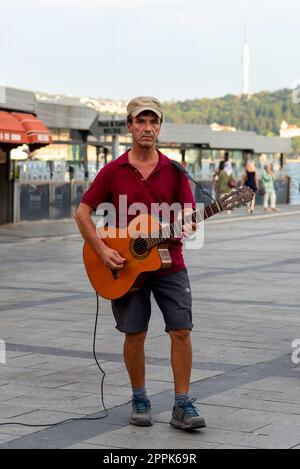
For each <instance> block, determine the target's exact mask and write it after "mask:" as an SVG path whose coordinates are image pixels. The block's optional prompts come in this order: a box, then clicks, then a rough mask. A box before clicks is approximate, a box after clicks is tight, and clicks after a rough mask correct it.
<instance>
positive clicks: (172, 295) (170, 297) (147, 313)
mask: <svg viewBox="0 0 300 469" xmlns="http://www.w3.org/2000/svg"><path fill="white" fill-rule="evenodd" d="M151 293H153V296H154V298H155V300H156V303H157V304H158V306H159V308H160V310H161V312H162V314H163V317H164V320H165V324H166V328H165V331H166V332H169V331H172V330H179V329H189V330H192V328H193V323H192V293H191V286H190V281H189V277H188V273H187V270H186V269H184V270H181V271H180V272H175V273H172V274H169V275H161V276H157V275H154V274H150V275H149V277H148V278H147V280H146V281H145V283H144V284H143V286H142V287H141V289H140V290H138V291H137V292H134V293H131V294H128V295H126V296H123V297H122V298H119V299H118V300H113V301H112V302H111V304H112V310H113V314H114V317H115V320H116V323H117V325H116V329H118V330H119V331H120V332H125V333H127V334H137V333H139V332H146V331H147V330H148V324H149V320H150V317H151Z"/></svg>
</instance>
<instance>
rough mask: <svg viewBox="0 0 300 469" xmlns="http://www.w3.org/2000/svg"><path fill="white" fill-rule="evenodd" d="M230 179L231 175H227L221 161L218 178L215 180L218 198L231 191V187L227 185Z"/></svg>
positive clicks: (223, 163)
mask: <svg viewBox="0 0 300 469" xmlns="http://www.w3.org/2000/svg"><path fill="white" fill-rule="evenodd" d="M230 180H231V175H228V174H227V172H226V171H225V161H221V162H220V165H219V171H218V178H217V180H216V181H215V191H216V195H217V197H218V198H220V197H222V195H225V194H228V193H229V192H231V191H232V188H231V187H230V185H229V182H230Z"/></svg>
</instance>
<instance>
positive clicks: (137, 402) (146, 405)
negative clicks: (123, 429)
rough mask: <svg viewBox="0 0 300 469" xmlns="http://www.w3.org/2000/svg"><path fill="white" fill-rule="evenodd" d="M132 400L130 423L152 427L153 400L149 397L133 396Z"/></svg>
mask: <svg viewBox="0 0 300 469" xmlns="http://www.w3.org/2000/svg"><path fill="white" fill-rule="evenodd" d="M131 402H132V412H131V416H130V423H131V424H132V425H138V426H140V427H150V426H151V425H153V420H152V415H151V402H150V401H149V399H143V398H139V397H133V398H132V401H131Z"/></svg>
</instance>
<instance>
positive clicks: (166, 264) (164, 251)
mask: <svg viewBox="0 0 300 469" xmlns="http://www.w3.org/2000/svg"><path fill="white" fill-rule="evenodd" d="M158 253H159V255H160V259H161V269H170V268H171V267H172V258H171V256H170V252H169V249H168V246H166V245H164V244H162V245H161V246H160V247H159V248H158Z"/></svg>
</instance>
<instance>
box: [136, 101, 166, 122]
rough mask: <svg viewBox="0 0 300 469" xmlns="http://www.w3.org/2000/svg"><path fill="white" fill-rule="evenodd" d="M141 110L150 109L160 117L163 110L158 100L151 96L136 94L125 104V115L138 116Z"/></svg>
mask: <svg viewBox="0 0 300 469" xmlns="http://www.w3.org/2000/svg"><path fill="white" fill-rule="evenodd" d="M143 111H152V112H154V113H155V114H156V115H157V116H158V117H159V118H160V119H162V117H163V111H162V107H161V104H160V102H159V101H158V99H156V98H152V97H151V96H138V97H137V98H133V99H132V100H131V101H130V103H128V106H127V116H129V115H131V116H132V117H136V116H138V115H139V114H140V113H141V112H143Z"/></svg>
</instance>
